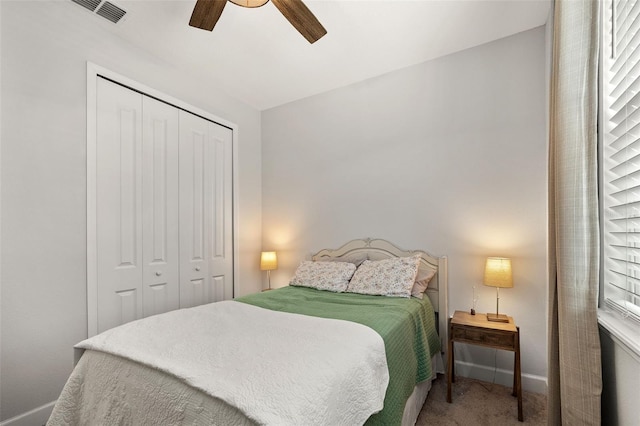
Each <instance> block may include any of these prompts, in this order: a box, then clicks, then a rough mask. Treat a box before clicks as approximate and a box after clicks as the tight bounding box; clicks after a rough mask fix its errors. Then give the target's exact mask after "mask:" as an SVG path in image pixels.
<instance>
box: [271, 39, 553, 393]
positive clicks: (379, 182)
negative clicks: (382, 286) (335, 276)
mask: <svg viewBox="0 0 640 426" xmlns="http://www.w3.org/2000/svg"><path fill="white" fill-rule="evenodd" d="M545 62H546V61H545V30H544V28H543V27H540V28H537V29H534V30H531V31H527V32H524V33H521V34H517V35H515V36H512V37H508V38H505V39H502V40H498V41H495V42H492V43H489V44H486V45H483V46H480V47H476V48H473V49H469V50H465V51H462V52H459V53H456V54H453V55H450V56H447V57H443V58H440V59H436V60H433V61H429V62H426V63H424V64H420V65H416V66H413V67H410V68H407V69H403V70H399V71H396V72H393V73H390V74H387V75H384V76H381V77H378V78H373V79H370V80H367V81H364V82H361V83H358V84H354V85H351V86H348V87H345V88H342V89H338V90H335V91H331V92H328V93H324V94H320V95H317V96H314V97H310V98H307V99H304V100H300V101H297V102H293V103H290V104H287V105H284V106H280V107H277V108H273V109H271V110H267V111H264V112H263V114H262V143H263V147H262V156H263V164H262V167H263V169H262V171H263V175H262V183H263V193H262V196H263V222H262V227H263V249H270V250H271V249H273V250H276V251H277V252H278V254H279V260H280V267H279V269H278V270H277V271H274V272H273V273H272V285H273V286H275V287H279V286H284V285H286V284H287V283H288V280H289V278H290V277H291V276H292V274H293V272H294V270H295V268H296V266H297V264H298V263H299V262H300V260H302V259H303V258H304V257H305V256H307V255H308V254H309V253H310V252H313V251H317V250H319V249H322V248H337V247H338V246H340V245H341V244H343V243H345V242H347V241H348V240H350V239H353V238H363V237H378V238H385V239H388V240H390V241H392V242H394V243H396V244H397V245H399V246H400V247H402V248H406V249H426V250H427V251H430V252H432V253H434V254H439V255H448V256H449V277H450V278H449V284H450V293H449V294H450V307H451V310H452V311H453V310H456V309H460V310H465V309H469V308H470V307H471V299H472V287H473V286H474V285H475V286H476V293H477V294H478V295H479V298H480V300H479V303H478V306H477V310H478V311H479V312H486V311H491V310H495V289H493V288H489V287H484V286H483V285H482V284H481V280H482V274H483V268H484V261H485V258H486V257H487V256H507V257H511V258H512V259H513V268H514V281H515V287H514V288H513V289H507V290H503V291H502V292H501V300H500V307H501V311H502V312H504V313H508V314H511V315H513V316H514V317H515V320H516V322H517V324H518V325H519V326H520V329H521V334H522V337H521V340H522V350H523V355H522V370H523V373H524V375H525V376H524V377H523V383H524V386H525V389H530V390H534V391H539V392H545V391H546V375H547V349H546V347H547V339H546V312H547V310H546V289H547V260H546V253H547V251H546V250H547V242H546V235H547V226H546V225H547V224H546V205H547V199H546V193H547V177H546V176H547V173H546V172H547V162H546V156H547V142H546V141H547V137H546V131H545V126H546V124H545V123H546V121H545V111H546V105H545V103H546V102H545V99H546V97H545V92H546V79H545ZM335 68H336V72H340V66H339V64H336V67H335ZM456 356H457V357H458V358H459V359H460V360H461V361H462V364H461V365H460V369H458V370H457V371H458V372H459V373H461V374H466V375H470V376H475V377H483V378H484V379H488V380H492V379H493V373H494V350H491V349H484V348H472V347H467V346H464V345H459V348H458V349H457V350H456ZM497 366H498V369H505V370H507V371H511V370H512V369H513V357H512V355H511V353H507V352H500V353H498V354H497ZM497 380H498V381H502V382H506V383H509V382H510V380H511V376H510V375H507V374H502V372H501V371H500V370H499V371H498V373H497Z"/></svg>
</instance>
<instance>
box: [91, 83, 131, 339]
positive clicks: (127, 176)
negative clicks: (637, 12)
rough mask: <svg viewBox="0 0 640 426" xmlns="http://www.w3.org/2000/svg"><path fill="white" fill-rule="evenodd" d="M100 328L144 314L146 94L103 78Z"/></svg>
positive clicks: (99, 124)
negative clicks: (143, 250) (143, 237)
mask: <svg viewBox="0 0 640 426" xmlns="http://www.w3.org/2000/svg"><path fill="white" fill-rule="evenodd" d="M97 109H98V114H97V121H96V126H97V139H96V143H97V144H96V159H97V161H96V173H97V176H96V178H97V179H96V186H97V188H96V191H97V193H96V203H97V206H96V213H97V218H96V225H97V230H96V231H97V232H96V237H97V255H98V256H97V260H98V264H97V272H98V300H99V304H98V332H100V331H103V330H106V329H109V328H111V327H115V326H117V325H120V324H122V323H125V322H128V321H132V320H135V319H138V318H140V317H141V316H142V297H143V296H142V276H143V259H142V244H141V243H142V198H141V197H140V194H141V193H142V126H141V123H142V96H141V95H140V94H139V93H136V92H133V91H131V90H128V89H125V88H123V87H121V86H118V85H115V84H113V83H110V82H108V81H106V80H104V79H101V78H100V79H98V99H97Z"/></svg>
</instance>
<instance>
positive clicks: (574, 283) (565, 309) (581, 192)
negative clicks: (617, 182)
mask: <svg viewBox="0 0 640 426" xmlns="http://www.w3.org/2000/svg"><path fill="white" fill-rule="evenodd" d="M553 25H554V27H553V40H554V41H553V62H552V71H551V92H550V97H551V99H550V101H551V105H550V140H549V244H550V247H549V254H550V259H549V265H550V277H549V278H550V279H549V399H548V401H549V424H551V425H559V424H563V425H599V424H600V394H601V390H602V373H601V363H600V339H599V335H598V319H597V303H598V279H599V250H600V249H599V243H600V242H599V225H598V186H597V185H598V182H597V174H598V172H597V111H598V102H597V99H598V98H597V96H598V91H597V84H598V83H597V76H598V45H599V5H598V1H597V0H556V1H555V4H554V21H553Z"/></svg>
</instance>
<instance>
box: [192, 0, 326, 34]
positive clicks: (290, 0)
mask: <svg viewBox="0 0 640 426" xmlns="http://www.w3.org/2000/svg"><path fill="white" fill-rule="evenodd" d="M228 1H230V2H231V3H235V4H237V5H239V6H243V7H260V6H264V5H265V4H266V3H267V2H268V1H269V0H228ZM271 3H273V4H274V5H275V6H276V7H277V8H278V10H279V11H280V12H281V13H282V14H283V15H284V17H285V18H287V20H288V21H289V22H290V23H291V25H293V26H294V27H295V29H296V30H298V32H299V33H300V34H302V35H303V36H304V38H306V39H307V41H308V42H309V43H314V42H316V41H318V40H319V39H320V38H322V36H324V35H325V34H326V33H327V30H325V29H324V27H323V26H322V24H321V23H320V21H318V19H317V18H316V17H315V16H314V15H313V13H311V11H310V10H309V8H307V6H305V4H304V3H303V2H302V0H271ZM226 4H227V0H198V1H197V2H196V6H195V7H194V8H193V13H192V14H191V20H190V21H189V25H191V26H192V27H196V28H201V29H203V30H207V31H211V30H213V27H214V26H215V25H216V22H218V19H220V15H222V11H223V10H224V6H225V5H226Z"/></svg>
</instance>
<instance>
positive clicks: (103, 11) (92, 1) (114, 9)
mask: <svg viewBox="0 0 640 426" xmlns="http://www.w3.org/2000/svg"><path fill="white" fill-rule="evenodd" d="M71 1H72V2H74V3H76V4H79V5H80V6H82V7H84V8H86V9H89V10H90V11H92V12H96V14H98V15H100V16H102V17H103V18H105V19H108V20H109V21H111V22H113V23H114V24H117V23H118V21H119V20H120V19H122V17H123V16H124V15H125V14H126V13H127V12H126V11H124V10H122V9H121V8H119V7H118V6H116V5H115V4H113V3H111V2H109V1H104V2H103V1H102V0H71ZM98 6H100V7H98ZM96 9H98V10H96Z"/></svg>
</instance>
